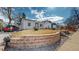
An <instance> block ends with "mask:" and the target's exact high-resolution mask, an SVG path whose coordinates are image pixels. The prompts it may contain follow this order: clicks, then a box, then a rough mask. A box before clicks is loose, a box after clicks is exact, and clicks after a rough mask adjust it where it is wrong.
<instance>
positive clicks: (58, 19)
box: [37, 16, 64, 22]
mask: <svg viewBox="0 0 79 59" xmlns="http://www.w3.org/2000/svg"><path fill="white" fill-rule="evenodd" d="M63 19H64V17H61V16H52V17H44V18H42V19H37V21H45V20H49V21H51V22H57V21H61V20H63Z"/></svg>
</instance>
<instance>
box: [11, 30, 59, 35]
mask: <svg viewBox="0 0 79 59" xmlns="http://www.w3.org/2000/svg"><path fill="white" fill-rule="evenodd" d="M56 32H59V30H51V29H40V30H38V31H35V30H22V31H19V32H12V36H29V35H30V36H34V35H35V36H38V35H46V34H53V33H56Z"/></svg>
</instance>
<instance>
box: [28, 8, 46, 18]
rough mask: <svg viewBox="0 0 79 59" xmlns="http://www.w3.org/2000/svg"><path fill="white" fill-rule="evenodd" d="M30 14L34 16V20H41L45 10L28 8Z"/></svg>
mask: <svg viewBox="0 0 79 59" xmlns="http://www.w3.org/2000/svg"><path fill="white" fill-rule="evenodd" d="M29 9H30V11H31V13H32V14H34V15H35V17H36V18H38V19H41V18H43V17H44V14H45V13H46V11H45V10H40V11H38V10H33V9H32V8H29Z"/></svg>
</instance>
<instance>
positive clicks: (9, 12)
mask: <svg viewBox="0 0 79 59" xmlns="http://www.w3.org/2000/svg"><path fill="white" fill-rule="evenodd" d="M0 11H1V12H2V14H3V15H4V16H6V17H8V19H9V23H8V24H11V20H12V8H11V7H1V8H0Z"/></svg>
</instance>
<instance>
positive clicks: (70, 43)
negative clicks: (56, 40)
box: [58, 31, 79, 51]
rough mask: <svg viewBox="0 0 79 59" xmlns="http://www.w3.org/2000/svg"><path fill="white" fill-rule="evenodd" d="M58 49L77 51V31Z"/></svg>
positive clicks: (78, 43) (78, 44)
mask: <svg viewBox="0 0 79 59" xmlns="http://www.w3.org/2000/svg"><path fill="white" fill-rule="evenodd" d="M58 51H79V31H77V32H76V33H74V34H73V35H72V36H71V37H70V38H69V39H68V40H67V41H66V42H65V43H64V44H63V45H62V46H61V47H60V48H59V49H58Z"/></svg>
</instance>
